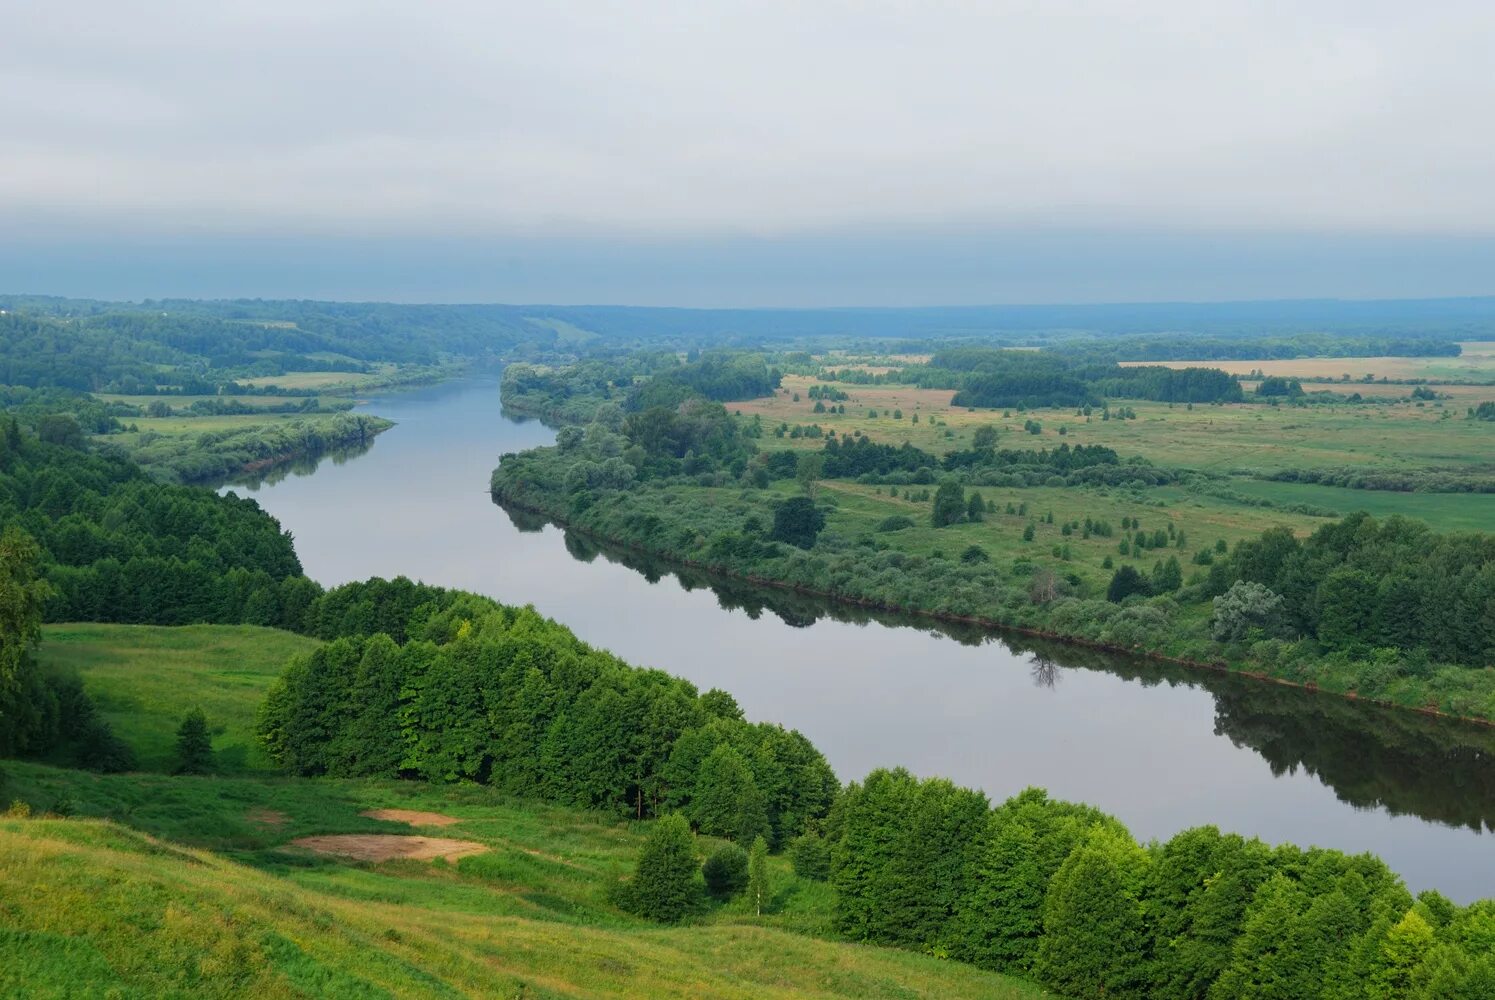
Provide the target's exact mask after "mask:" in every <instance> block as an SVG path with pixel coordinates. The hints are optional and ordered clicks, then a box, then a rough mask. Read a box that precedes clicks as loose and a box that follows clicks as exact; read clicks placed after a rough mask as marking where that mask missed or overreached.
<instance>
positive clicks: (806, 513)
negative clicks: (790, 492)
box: [768, 497, 825, 549]
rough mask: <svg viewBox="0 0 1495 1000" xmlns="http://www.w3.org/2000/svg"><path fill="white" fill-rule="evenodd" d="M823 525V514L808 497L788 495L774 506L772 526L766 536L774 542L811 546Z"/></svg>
mask: <svg viewBox="0 0 1495 1000" xmlns="http://www.w3.org/2000/svg"><path fill="white" fill-rule="evenodd" d="M824 527H825V514H824V513H823V512H822V511H821V510H820V508H819V507H817V506H815V501H814V500H812V499H810V498H809V497H789V498H787V499H785V500H781V501H780V502H779V503H778V505H777V506H775V507H774V512H773V528H772V529H771V530H770V531H769V534H768V537H769V538H771V539H773V540H774V541H776V542H786V543H788V544H790V545H793V546H796V547H798V548H801V549H808V548H812V547H814V545H815V539H816V537H818V536H819V534H820V531H821V529H823V528H824Z"/></svg>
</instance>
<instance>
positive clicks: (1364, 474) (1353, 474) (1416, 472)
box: [1265, 467, 1495, 493]
mask: <svg viewBox="0 0 1495 1000" xmlns="http://www.w3.org/2000/svg"><path fill="white" fill-rule="evenodd" d="M1265 478H1267V479H1270V480H1273V481H1275V482H1279V483H1317V484H1319V485H1321V486H1340V487H1343V488H1345V489H1351V490H1389V491H1393V492H1398V493H1495V476H1491V475H1490V474H1488V473H1484V474H1481V473H1478V472H1450V471H1448V470H1445V469H1365V468H1353V467H1351V468H1337V469H1279V470H1277V471H1275V472H1272V473H1270V474H1268V475H1267V476H1265Z"/></svg>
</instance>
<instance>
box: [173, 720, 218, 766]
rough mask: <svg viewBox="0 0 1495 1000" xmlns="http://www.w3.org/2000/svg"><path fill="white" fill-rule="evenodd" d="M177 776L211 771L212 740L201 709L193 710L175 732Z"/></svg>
mask: <svg viewBox="0 0 1495 1000" xmlns="http://www.w3.org/2000/svg"><path fill="white" fill-rule="evenodd" d="M176 754H177V773H178V774H206V773H207V772H209V771H211V770H212V769H213V738H212V736H211V735H210V734H209V732H208V720H207V717H206V716H205V715H203V714H202V709H200V708H194V709H193V710H192V711H190V712H188V713H187V715H186V717H185V718H184V719H182V724H181V725H180V726H179V727H177V731H176Z"/></svg>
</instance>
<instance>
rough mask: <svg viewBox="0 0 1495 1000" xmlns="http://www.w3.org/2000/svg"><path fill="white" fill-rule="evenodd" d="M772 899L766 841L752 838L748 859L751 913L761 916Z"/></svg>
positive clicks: (760, 838)
mask: <svg viewBox="0 0 1495 1000" xmlns="http://www.w3.org/2000/svg"><path fill="white" fill-rule="evenodd" d="M772 898H773V888H772V886H771V885H770V884H769V880H768V841H766V840H764V839H763V838H762V837H755V838H753V851H752V854H751V855H750V856H749V859H748V902H749V903H751V904H752V906H753V912H754V913H756V914H757V915H758V916H760V917H761V916H763V908H764V907H765V906H767V905H768V904H769V901H770V900H771V899H772Z"/></svg>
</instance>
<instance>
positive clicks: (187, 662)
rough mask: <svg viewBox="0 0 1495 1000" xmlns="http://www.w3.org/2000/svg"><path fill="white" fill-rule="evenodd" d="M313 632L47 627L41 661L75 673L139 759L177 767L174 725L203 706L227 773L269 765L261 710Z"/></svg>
mask: <svg viewBox="0 0 1495 1000" xmlns="http://www.w3.org/2000/svg"><path fill="white" fill-rule="evenodd" d="M316 645H317V643H316V641H315V640H312V639H308V638H305V637H304V636H299V635H295V634H293V633H290V632H281V631H278V630H276V629H268V628H256V627H254V626H252V625H187V626H183V627H181V628H159V627H154V626H149V625H97V624H68V625H48V626H47V627H46V629H45V630H44V633H43V636H42V647H41V661H42V663H43V664H44V665H45V666H46V667H47V668H48V669H54V670H68V671H74V672H76V673H77V674H78V675H79V676H80V677H81V678H82V679H83V687H84V690H86V691H87V692H88V694H89V695H90V696H91V697H92V698H93V700H94V703H95V704H96V705H97V706H98V707H99V709H100V710H101V711H102V712H103V714H104V716H105V718H107V719H108V720H109V722H110V724H111V725H112V726H114V731H115V732H116V733H117V734H118V735H119V736H120V737H121V738H123V739H124V740H125V742H127V743H129V744H130V745H131V746H132V747H134V749H135V752H136V754H137V756H138V758H139V766H140V767H141V768H142V769H144V770H147V771H170V770H171V769H172V768H173V767H174V766H175V764H176V760H175V741H176V729H177V726H178V725H179V724H180V723H181V721H182V717H183V716H184V715H185V714H186V713H187V712H188V711H190V710H191V709H193V708H194V707H197V708H201V709H202V710H203V712H204V713H205V714H206V715H207V717H208V724H209V726H210V727H211V728H212V730H213V748H214V751H215V753H216V759H217V764H218V767H219V769H220V770H221V771H224V772H230V773H232V772H237V771H245V770H264V769H268V768H270V767H271V765H270V762H269V761H268V760H266V759H265V757H264V755H263V754H262V753H261V752H260V750H259V749H258V747H257V746H256V745H255V742H254V739H253V729H254V713H255V711H256V710H257V709H258V707H259V703H260V701H261V700H263V698H264V696H265V690H266V688H268V687H269V686H270V682H271V681H272V680H274V679H275V677H277V676H279V674H280V671H281V670H282V669H283V668H284V667H285V664H286V661H287V660H289V659H290V658H291V657H292V656H293V655H296V654H298V653H304V652H308V651H309V650H311V649H312V648H314V647H315V646H316Z"/></svg>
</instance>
